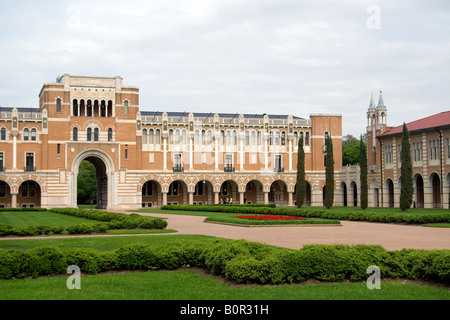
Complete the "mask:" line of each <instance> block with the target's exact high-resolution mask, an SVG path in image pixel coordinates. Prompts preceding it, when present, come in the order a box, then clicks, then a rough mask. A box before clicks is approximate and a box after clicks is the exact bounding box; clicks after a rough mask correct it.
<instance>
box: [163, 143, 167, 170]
mask: <svg viewBox="0 0 450 320" xmlns="http://www.w3.org/2000/svg"><path fill="white" fill-rule="evenodd" d="M163 170H167V138H163Z"/></svg>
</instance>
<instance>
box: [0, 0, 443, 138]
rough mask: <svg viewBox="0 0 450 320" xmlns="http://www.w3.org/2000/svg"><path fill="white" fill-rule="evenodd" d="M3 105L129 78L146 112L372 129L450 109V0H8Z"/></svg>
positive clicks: (3, 21)
mask: <svg viewBox="0 0 450 320" xmlns="http://www.w3.org/2000/svg"><path fill="white" fill-rule="evenodd" d="M0 5H1V12H0V41H1V42H0V44H1V45H0V74H1V77H0V105H1V106H30V107H38V106H39V101H38V95H39V91H40V89H41V87H42V85H43V84H44V83H48V82H55V80H56V78H57V77H58V76H59V75H62V74H64V73H69V74H72V75H87V76H111V77H113V76H116V75H120V76H122V77H123V79H124V85H130V86H137V87H139V89H140V109H141V110H145V111H186V112H213V113H216V112H217V113H219V112H228V113H272V114H292V115H295V116H299V117H303V118H309V116H310V114H312V113H332V114H335V113H338V114H342V116H343V134H344V135H346V134H352V135H354V136H359V135H360V134H362V133H364V132H365V126H366V112H367V108H368V106H369V102H370V96H371V94H372V93H373V94H374V97H375V100H376V102H377V101H378V96H379V91H380V90H382V91H383V96H384V102H385V104H386V106H387V108H388V125H390V126H397V125H400V124H402V123H403V121H405V122H409V121H413V120H416V119H418V118H421V117H425V116H427V115H431V114H435V113H439V112H442V111H446V110H449V109H450V1H448V0H433V1H423V0H414V1H405V0H395V1H376V0H370V1H362V0H353V1H350V0H346V1H344V0H340V1H337V0H333V1H331V0H330V1H326V0H314V1H313V0H310V1H301V0H239V1H237V0H221V1H219V0H184V1H183V0H175V1H172V0H165V1H160V0H151V1H133V0H128V1H123V0H122V1H111V0H108V1H79V0H77V1H61V0H60V1H36V0H35V1H4V0H0Z"/></svg>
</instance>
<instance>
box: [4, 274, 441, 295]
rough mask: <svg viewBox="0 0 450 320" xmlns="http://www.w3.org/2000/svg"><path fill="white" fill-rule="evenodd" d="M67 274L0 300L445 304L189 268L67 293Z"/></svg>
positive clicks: (95, 280) (433, 290)
mask: <svg viewBox="0 0 450 320" xmlns="http://www.w3.org/2000/svg"><path fill="white" fill-rule="evenodd" d="M69 276H70V275H67V276H59V277H46V278H38V279H26V280H1V281H0V292H1V293H2V294H1V295H0V299H3V300H36V299H39V300H143V299H144V300H355V299H357V300H380V299H381V300H410V299H413V300H449V299H450V293H449V291H448V290H447V289H445V288H437V287H431V286H419V285H415V284H401V283H396V282H388V281H385V282H383V281H382V282H381V289H379V290H375V289H374V290H370V289H368V288H367V286H366V283H365V282H363V283H361V282H358V283H339V284H336V283H324V284H313V285H311V284H309V285H301V284H300V285H277V286H258V285H251V286H234V285H230V284H228V283H226V282H224V281H222V280H220V279H219V280H218V279H214V278H212V277H209V276H207V275H204V274H202V273H198V272H195V271H193V270H189V269H187V270H186V269H185V270H177V271H147V272H132V273H122V274H114V275H95V276H81V289H79V290H69V289H68V288H67V286H66V281H67V278H68V277H69Z"/></svg>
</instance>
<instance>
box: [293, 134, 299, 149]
mask: <svg viewBox="0 0 450 320" xmlns="http://www.w3.org/2000/svg"><path fill="white" fill-rule="evenodd" d="M297 146H298V132H297V131H295V132H294V147H297Z"/></svg>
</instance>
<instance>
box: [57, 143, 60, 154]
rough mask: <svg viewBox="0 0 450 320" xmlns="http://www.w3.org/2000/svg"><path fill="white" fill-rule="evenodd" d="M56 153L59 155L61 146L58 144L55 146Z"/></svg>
mask: <svg viewBox="0 0 450 320" xmlns="http://www.w3.org/2000/svg"><path fill="white" fill-rule="evenodd" d="M56 153H57V154H61V144H59V143H58V144H57V145H56Z"/></svg>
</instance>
